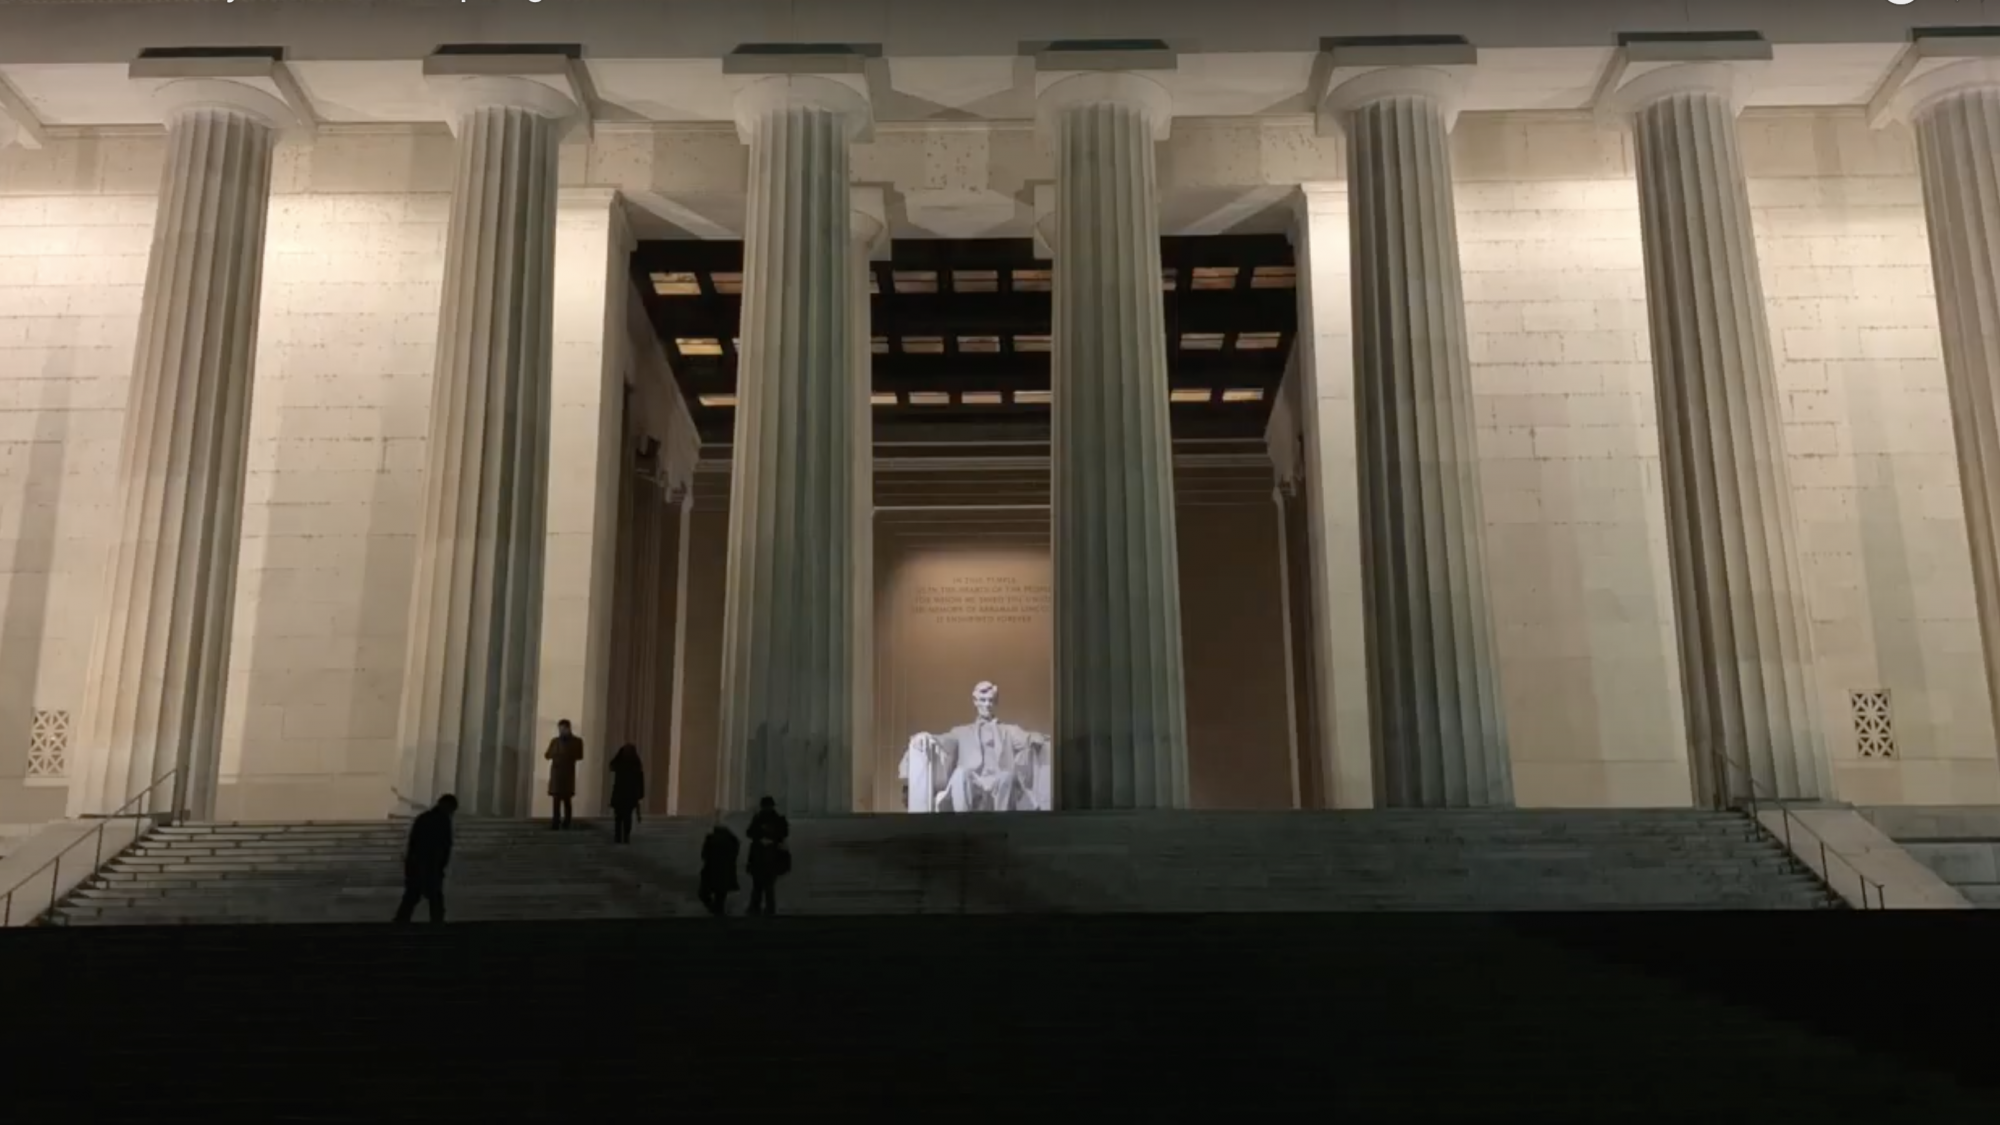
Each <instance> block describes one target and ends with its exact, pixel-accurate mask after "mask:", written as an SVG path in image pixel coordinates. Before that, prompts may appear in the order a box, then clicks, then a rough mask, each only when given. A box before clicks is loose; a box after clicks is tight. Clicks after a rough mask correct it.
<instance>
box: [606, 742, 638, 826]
mask: <svg viewBox="0 0 2000 1125" xmlns="http://www.w3.org/2000/svg"><path fill="white" fill-rule="evenodd" d="M645 799H646V763H645V762H643V761H640V760H639V748H638V747H637V746H634V745H632V744H631V743H629V742H628V743H626V744H625V745H623V746H620V747H619V748H618V753H616V754H614V755H612V757H611V815H612V817H613V818H614V819H613V825H612V830H611V839H612V842H614V843H619V844H629V843H631V842H632V818H633V815H634V814H636V813H637V812H638V811H639V802H641V801H643V800H645Z"/></svg>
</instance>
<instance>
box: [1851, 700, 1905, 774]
mask: <svg viewBox="0 0 2000 1125" xmlns="http://www.w3.org/2000/svg"><path fill="white" fill-rule="evenodd" d="M1848 703H1849V706H1850V707H1851V708H1852V710H1853V711H1854V745H1855V748H1856V749H1857V750H1859V751H1860V752H1861V756H1862V757H1864V758H1893V757H1895V756H1896V729H1895V727H1894V725H1893V724H1892V723H1891V722H1890V715H1889V689H1887V688H1875V689H1873V690H1871V691H1855V692H1849V693H1848Z"/></svg>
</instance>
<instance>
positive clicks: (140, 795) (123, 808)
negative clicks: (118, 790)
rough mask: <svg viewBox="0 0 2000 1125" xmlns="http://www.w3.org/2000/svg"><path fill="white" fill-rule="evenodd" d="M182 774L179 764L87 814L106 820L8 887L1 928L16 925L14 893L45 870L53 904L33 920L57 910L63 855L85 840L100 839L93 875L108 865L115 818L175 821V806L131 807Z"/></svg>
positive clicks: (1, 901)
mask: <svg viewBox="0 0 2000 1125" xmlns="http://www.w3.org/2000/svg"><path fill="white" fill-rule="evenodd" d="M179 773H180V769H179V768H178V767H176V768H174V769H170V770H168V771H167V772H166V773H164V774H161V775H160V776H159V777H157V778H154V779H153V783H152V784H151V785H148V786H146V787H145V788H144V789H141V790H139V792H137V793H135V794H133V796H132V799H131V800H129V801H126V802H125V803H124V804H122V805H119V806H118V807H117V808H116V809H114V810H113V811H111V812H108V813H102V814H86V815H85V816H84V817H83V819H85V820H98V821H102V822H103V823H101V824H99V825H98V826H97V827H96V828H94V829H92V830H91V831H90V833H89V834H88V835H85V836H78V837H77V838H76V839H74V840H71V841H70V842H69V844H68V845H66V846H65V847H64V848H63V850H61V851H59V852H57V853H56V854H54V855H52V856H50V857H49V859H48V862H47V863H44V864H42V865H41V866H40V867H37V868H35V869H34V870H33V871H30V872H28V874H27V876H26V877H25V878H23V879H22V880H21V881H20V882H18V883H15V884H14V885H13V886H11V887H9V888H7V893H6V895H5V896H0V930H4V929H6V928H7V927H8V926H10V925H12V924H13V920H14V896H15V895H16V894H19V893H20V892H21V890H22V889H23V888H25V887H27V885H28V884H30V883H33V882H35V881H37V880H39V879H40V878H41V877H42V872H44V871H46V872H48V873H49V905H48V907H47V909H45V910H43V911H42V912H41V913H40V914H37V915H35V917H34V919H32V920H31V921H39V920H41V919H42V918H45V917H47V916H48V915H50V914H53V913H55V909H56V904H57V903H58V902H59V901H60V899H61V896H60V895H59V894H58V893H57V889H58V888H59V887H61V886H62V861H63V857H64V856H66V855H68V854H69V853H71V852H73V851H75V850H76V849H77V848H78V847H79V846H80V845H82V844H83V843H84V842H86V841H89V840H95V841H96V842H97V858H96V859H95V860H93V861H92V863H91V866H90V870H91V872H92V873H93V874H94V873H96V872H97V871H99V870H101V869H102V868H103V867H104V858H105V857H104V830H105V829H106V828H109V827H110V826H111V822H112V821H114V820H145V819H148V818H151V819H153V820H156V821H158V820H161V819H163V818H164V822H165V823H167V824H172V823H174V820H175V817H176V816H177V815H178V814H177V813H176V812H174V811H173V810H171V809H170V810H168V811H167V812H165V813H154V812H130V811H127V810H129V809H131V808H132V806H134V805H137V804H139V803H140V802H142V801H144V800H146V799H147V798H148V797H151V796H152V795H153V793H154V791H155V790H157V789H159V787H160V786H162V785H165V784H167V783H168V782H170V781H172V780H173V779H174V777H175V776H176V775H177V774H179ZM174 792H175V793H177V794H178V793H179V789H178V787H176V789H175V790H174ZM139 836H140V833H138V832H134V833H133V834H132V844H136V843H138V842H139ZM132 844H127V845H126V847H131V846H132ZM123 851H124V848H120V849H119V851H118V852H114V853H112V855H111V858H112V859H117V858H118V855H119V853H120V852H123Z"/></svg>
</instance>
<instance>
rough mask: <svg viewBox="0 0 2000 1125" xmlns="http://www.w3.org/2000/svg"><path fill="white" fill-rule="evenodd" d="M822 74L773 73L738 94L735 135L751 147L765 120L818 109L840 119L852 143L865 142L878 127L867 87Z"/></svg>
mask: <svg viewBox="0 0 2000 1125" xmlns="http://www.w3.org/2000/svg"><path fill="white" fill-rule="evenodd" d="M844 77H846V76H844V75H843V76H841V77H834V76H831V75H822V74H774V75H772V76H771V77H769V78H761V79H758V80H757V81H755V82H752V83H751V84H750V85H748V86H745V87H743V89H741V90H739V91H737V93H736V107H735V108H736V133H737V135H738V136H740V137H742V138H743V141H744V143H745V144H748V143H749V142H750V141H751V140H752V139H753V138H755V137H756V135H757V129H758V126H759V123H760V122H762V121H763V120H764V119H765V118H766V117H768V116H770V115H772V114H776V113H784V112H787V111H791V110H818V111H820V112H822V113H831V114H834V115H835V116H837V117H839V118H840V119H841V123H842V124H843V125H844V126H845V127H846V129H847V140H848V142H849V143H853V142H855V141H865V140H867V139H868V138H869V136H870V134H871V133H872V132H873V131H874V128H875V107H874V105H873V104H872V103H870V101H869V100H868V94H867V92H866V90H865V88H858V87H856V86H853V85H849V84H848V83H847V82H844V81H842V80H841V79H842V78H844Z"/></svg>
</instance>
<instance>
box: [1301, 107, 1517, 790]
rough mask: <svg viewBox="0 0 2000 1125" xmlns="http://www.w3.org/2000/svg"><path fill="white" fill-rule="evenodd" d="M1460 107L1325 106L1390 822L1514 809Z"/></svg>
mask: <svg viewBox="0 0 2000 1125" xmlns="http://www.w3.org/2000/svg"><path fill="white" fill-rule="evenodd" d="M1458 96H1459V95H1458V84H1457V80H1456V79H1455V78H1453V77H1452V76H1451V75H1450V74H1448V73H1447V72H1445V71H1441V70H1431V69H1422V68H1397V69H1390V70H1380V71H1374V72H1371V73H1369V74H1366V75H1363V76H1362V77H1359V78H1356V79H1353V80H1351V81H1349V82H1347V83H1344V84H1343V85H1341V86H1340V87H1338V88H1336V89H1335V90H1334V91H1333V92H1332V94H1331V96H1330V99H1329V104H1328V107H1327V108H1328V109H1329V110H1330V111H1332V116H1333V117H1334V118H1335V119H1336V120H1338V121H1339V122H1340V123H1341V127H1342V129H1343V130H1344V131H1345V133H1346V136H1347V180H1348V189H1347V190H1348V200H1349V212H1348V213H1349V225H1350V229H1351V231H1352V233H1353V251H1352V253H1353V271H1354V272H1353V276H1354V282H1353V284H1354V371H1355V380H1354V385H1355V389H1354V396H1355V411H1354V412H1355V417H1356V419H1357V428H1358V430H1359V433H1358V434H1357V439H1358V440H1357V441H1356V445H1357V447H1358V457H1357V462H1358V471H1357V476H1358V483H1359V487H1360V494H1361V525H1362V527H1361V548H1362V556H1361V564H1362V565H1361V578H1362V591H1363V597H1364V598H1365V599H1366V605H1367V610H1368V612H1367V614H1366V615H1365V616H1364V618H1363V620H1362V627H1363V629H1364V632H1365V634H1366V637H1367V646H1368V688H1369V697H1368V701H1369V708H1368V711H1369V716H1370V718H1371V720H1372V723H1373V727H1374V730H1373V734H1374V741H1375V747H1376V753H1377V754H1378V755H1379V758H1380V762H1381V770H1380V773H1379V774H1378V780H1377V787H1378V791H1379V793H1380V796H1381V800H1382V803H1383V804H1384V805H1387V806H1390V807H1402V808H1478V807H1484V806H1494V805H1510V804H1512V803H1513V801H1514V783H1513V770H1512V765H1511V763H1510V761H1509V758H1508V749H1507V730H1506V724H1505V722H1504V721H1503V719H1502V715H1501V709H1500V678H1499V657H1498V655H1497V653H1496V651H1495V647H1494V640H1493V609H1492V598H1491V595H1490V593H1489V590H1488V583H1487V577H1486V518H1485V513H1484V510H1483V506H1482V504H1481V502H1480V496H1479V447H1478V442H1477V440H1476V438H1475V435H1474V424H1473V418H1474V414H1473V409H1474V408H1473V401H1472V368H1471V362H1470V359H1469V357H1468V355H1467V352H1466V332H1465V286H1464V279H1463V277H1462V276H1461V274H1460V270H1459V262H1458V222H1457V217H1456V215H1455V213H1454V211H1453V208H1452V182H1451V150H1450V138H1451V128H1452V125H1453V123H1454V122H1455V120H1456V118H1457V113H1458V110H1457V100H1458Z"/></svg>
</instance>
